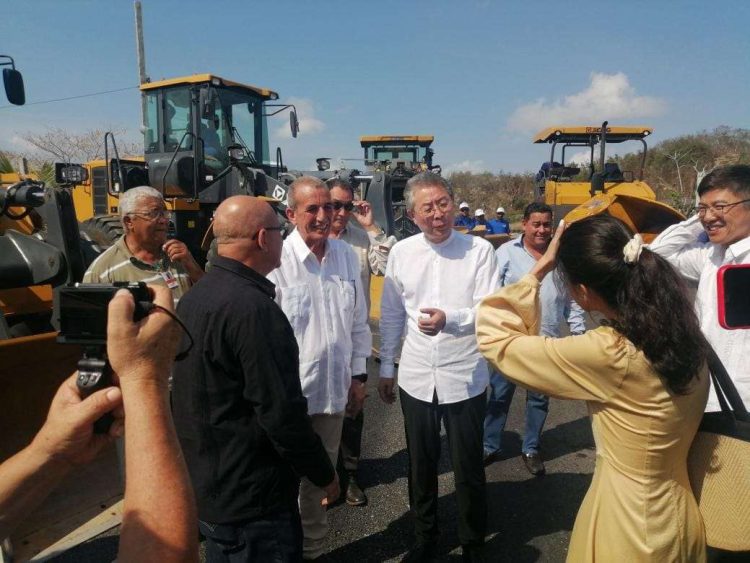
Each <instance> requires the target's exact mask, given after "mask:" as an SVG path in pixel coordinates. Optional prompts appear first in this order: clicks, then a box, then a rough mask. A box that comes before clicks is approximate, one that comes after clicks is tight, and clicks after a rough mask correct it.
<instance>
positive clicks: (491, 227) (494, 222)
mask: <svg viewBox="0 0 750 563" xmlns="http://www.w3.org/2000/svg"><path fill="white" fill-rule="evenodd" d="M487 232H488V233H492V234H495V235H509V234H510V223H509V222H508V220H507V219H506V218H505V208H504V207H498V208H497V210H496V211H495V218H494V219H490V220H489V221H488V222H487Z"/></svg>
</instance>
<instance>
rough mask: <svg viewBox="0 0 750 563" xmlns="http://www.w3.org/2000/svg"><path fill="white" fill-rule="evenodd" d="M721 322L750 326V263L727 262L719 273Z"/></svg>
mask: <svg viewBox="0 0 750 563" xmlns="http://www.w3.org/2000/svg"><path fill="white" fill-rule="evenodd" d="M717 278H718V279H717V285H718V299H719V324H720V325H721V326H722V327H724V328H726V329H728V330H733V329H740V328H750V264H727V265H726V266H722V267H721V268H719V272H718V273H717Z"/></svg>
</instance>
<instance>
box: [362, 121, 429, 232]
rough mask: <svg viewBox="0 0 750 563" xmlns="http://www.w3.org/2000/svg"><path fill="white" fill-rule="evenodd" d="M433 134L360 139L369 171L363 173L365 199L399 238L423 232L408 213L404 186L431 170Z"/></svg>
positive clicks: (389, 230) (383, 223)
mask: <svg viewBox="0 0 750 563" xmlns="http://www.w3.org/2000/svg"><path fill="white" fill-rule="evenodd" d="M434 140H435V138H434V137H433V136H432V135H402V136H396V135H369V136H363V137H361V138H360V140H359V142H360V145H361V147H362V148H363V149H364V159H365V162H364V164H365V168H366V172H365V173H364V174H362V175H361V180H360V191H361V193H362V198H363V199H366V200H367V201H369V202H370V203H371V204H372V206H373V214H374V216H375V220H376V221H377V222H378V223H379V224H380V225H382V226H383V228H384V229H385V230H386V232H387V233H388V234H389V235H394V236H395V237H396V238H398V239H402V238H406V237H408V236H411V235H413V234H416V233H418V232H419V228H418V227H417V226H416V225H415V224H414V222H413V221H412V220H411V219H410V218H409V217H408V216H407V214H406V202H405V201H404V189H405V188H406V182H407V181H408V180H409V178H411V177H412V176H415V175H416V174H419V173H420V172H424V171H427V170H431V171H433V172H435V173H438V174H439V173H440V166H435V165H433V163H432V157H433V156H434V154H435V152H434V151H433V150H432V148H431V145H432V142H433V141H434Z"/></svg>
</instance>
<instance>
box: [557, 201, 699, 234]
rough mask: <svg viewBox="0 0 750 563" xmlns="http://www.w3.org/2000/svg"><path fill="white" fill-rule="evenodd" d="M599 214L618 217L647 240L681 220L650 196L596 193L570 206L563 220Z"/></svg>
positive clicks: (673, 211) (680, 217) (670, 209)
mask: <svg viewBox="0 0 750 563" xmlns="http://www.w3.org/2000/svg"><path fill="white" fill-rule="evenodd" d="M600 213H606V214H608V215H611V216H613V217H616V218H617V219H620V220H621V221H622V222H623V223H625V224H626V225H627V226H628V227H629V228H630V229H632V230H633V232H636V233H640V234H641V236H642V237H643V240H644V241H645V242H647V243H648V242H651V241H652V240H654V239H655V238H656V236H657V235H658V234H659V233H660V232H662V231H663V230H664V229H666V228H667V227H669V226H670V225H674V224H675V223H679V222H680V221H683V220H684V219H685V216H684V215H683V214H682V213H680V212H679V211H677V210H676V209H674V208H672V207H670V206H669V205H666V204H664V203H661V202H658V201H655V200H652V199H645V198H641V197H635V196H628V195H621V194H597V195H595V196H594V197H592V198H591V199H590V200H588V201H586V202H584V203H582V204H581V205H579V206H578V207H576V208H574V209H572V210H571V211H570V212H569V213H568V214H567V215H566V216H565V222H566V223H573V222H575V221H578V220H580V219H583V218H585V217H591V216H593V215H599V214H600Z"/></svg>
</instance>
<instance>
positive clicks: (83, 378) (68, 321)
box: [55, 282, 153, 434]
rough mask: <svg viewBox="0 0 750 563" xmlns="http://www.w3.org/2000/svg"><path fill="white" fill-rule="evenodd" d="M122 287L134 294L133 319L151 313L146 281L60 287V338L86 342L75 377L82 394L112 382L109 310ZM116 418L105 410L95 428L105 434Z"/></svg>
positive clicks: (58, 294)
mask: <svg viewBox="0 0 750 563" xmlns="http://www.w3.org/2000/svg"><path fill="white" fill-rule="evenodd" d="M120 289H127V290H128V291H129V292H130V293H132V294H133V298H134V299H135V310H134V311H133V321H134V322H137V321H139V320H141V319H142V318H144V317H145V316H146V315H148V313H149V311H150V310H151V309H152V302H153V299H152V297H151V293H150V292H149V290H148V287H146V284H145V283H143V282H138V283H129V282H119V283H118V282H115V283H113V284H97V283H91V284H80V283H77V284H75V285H71V286H66V287H61V288H59V290H58V293H57V301H56V303H55V305H56V309H57V316H58V321H59V323H60V332H59V333H58V335H57V341H58V342H60V343H62V344H80V345H82V346H83V357H82V358H81V359H80V360H79V361H78V377H77V379H76V385H77V386H78V390H79V391H80V393H81V396H82V397H88V396H89V395H91V393H94V392H96V391H98V390H99V389H104V388H106V387H109V386H111V385H113V378H112V366H110V365H109V360H108V359H107V310H108V306H109V301H110V300H111V299H112V297H114V295H115V293H117V292H118V291H119V290H120ZM113 421H114V417H113V416H112V413H107V414H105V415H104V416H102V418H100V419H99V420H97V421H96V422H95V423H94V432H95V433H97V434H106V433H107V432H109V428H110V426H111V425H112V422H113Z"/></svg>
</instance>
